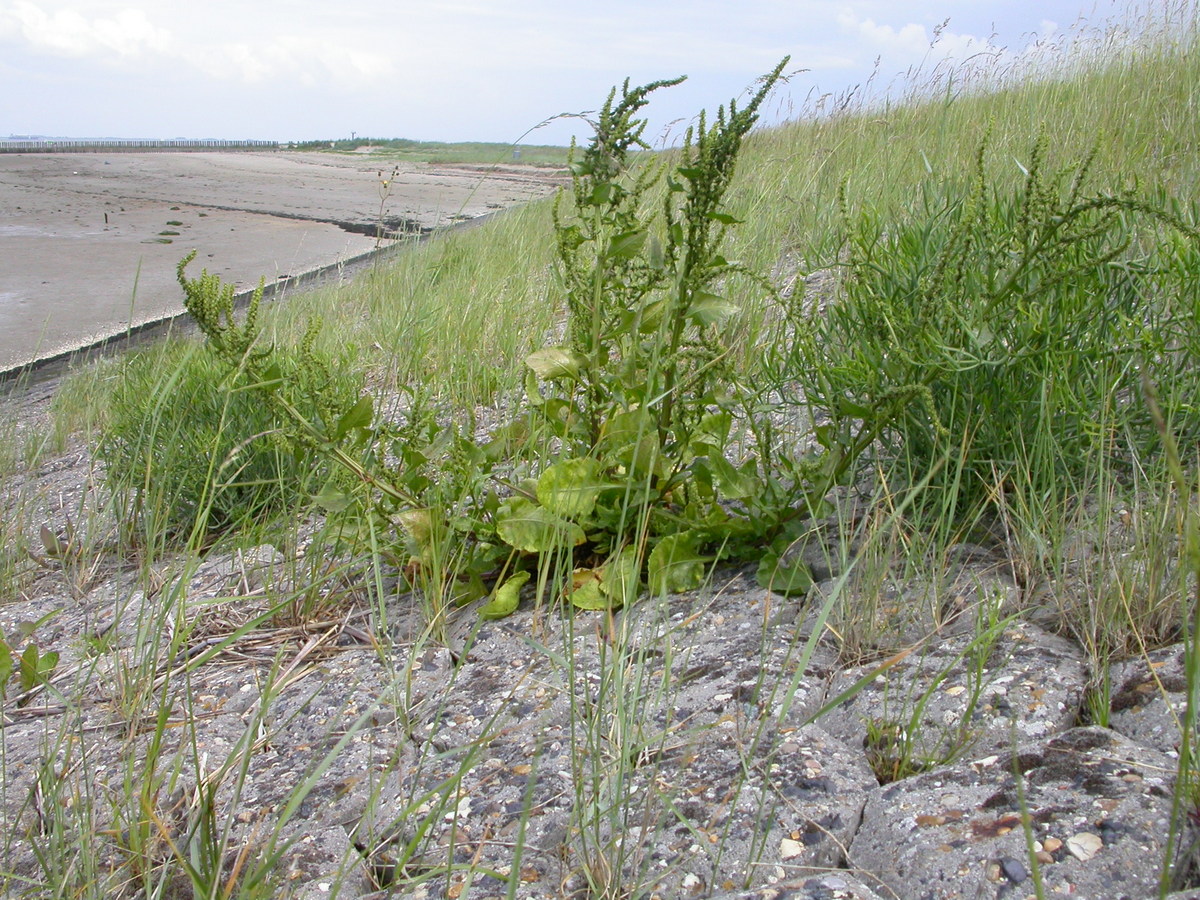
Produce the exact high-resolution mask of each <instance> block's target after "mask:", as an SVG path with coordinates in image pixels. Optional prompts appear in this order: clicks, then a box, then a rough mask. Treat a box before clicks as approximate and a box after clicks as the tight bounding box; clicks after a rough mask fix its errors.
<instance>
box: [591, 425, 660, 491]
mask: <svg viewBox="0 0 1200 900" xmlns="http://www.w3.org/2000/svg"><path fill="white" fill-rule="evenodd" d="M604 437H605V440H606V442H607V444H608V451H609V453H610V454H611V456H612V457H613V459H615V460H616V461H617V462H618V463H620V464H621V465H623V466H624V467H625V468H626V470H627V471H628V472H629V474H630V475H632V476H634V477H635V478H642V477H645V476H646V475H653V474H656V473H657V470H658V467H659V463H660V456H661V453H660V447H659V441H658V430H657V429H656V428H655V425H654V419H653V418H652V417H651V416H650V414H649V413H648V412H646V411H645V410H644V409H640V408H639V409H631V410H627V411H625V412H619V413H617V414H616V415H614V416H612V418H610V419H609V420H608V421H607V422H606V423H605V424H604Z"/></svg>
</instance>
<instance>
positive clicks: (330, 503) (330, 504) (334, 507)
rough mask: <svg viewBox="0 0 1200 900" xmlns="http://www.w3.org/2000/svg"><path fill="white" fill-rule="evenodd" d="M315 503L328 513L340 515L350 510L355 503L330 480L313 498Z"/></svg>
mask: <svg viewBox="0 0 1200 900" xmlns="http://www.w3.org/2000/svg"><path fill="white" fill-rule="evenodd" d="M313 502H314V503H316V504H317V506H319V507H321V508H322V509H323V510H325V511H326V512H331V513H340V512H344V511H345V510H347V509H349V507H350V505H351V504H353V503H354V498H353V497H351V496H350V495H349V494H347V493H346V492H345V491H343V490H342V489H340V488H339V487H338V486H337V485H336V484H335V483H334V482H333V480H330V481H328V482H326V484H325V486H324V487H323V488H321V490H320V492H319V493H318V494H316V495H315V496H314V497H313Z"/></svg>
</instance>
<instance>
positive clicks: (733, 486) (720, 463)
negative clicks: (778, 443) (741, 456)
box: [708, 455, 762, 500]
mask: <svg viewBox="0 0 1200 900" xmlns="http://www.w3.org/2000/svg"><path fill="white" fill-rule="evenodd" d="M708 464H709V465H710V466H711V467H712V473H713V478H714V480H715V481H716V483H717V489H718V490H719V491H720V492H721V496H722V497H724V498H725V499H726V500H745V499H746V498H747V497H753V496H754V495H755V494H758V493H759V492H761V490H762V483H761V482H760V481H759V480H758V477H757V475H756V474H755V473H754V471H753V469H754V463H753V461H751V462H750V463H749V464H748V466H747V468H748V469H750V471H745V470H744V469H735V468H734V467H733V465H732V464H731V463H730V462H729V460H727V459H725V457H723V456H716V455H710V456H709V458H708Z"/></svg>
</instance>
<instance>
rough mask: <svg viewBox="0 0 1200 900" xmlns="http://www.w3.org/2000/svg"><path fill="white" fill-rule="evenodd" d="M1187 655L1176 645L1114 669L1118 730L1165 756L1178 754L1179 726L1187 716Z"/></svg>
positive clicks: (1112, 723)
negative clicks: (1161, 752)
mask: <svg viewBox="0 0 1200 900" xmlns="http://www.w3.org/2000/svg"><path fill="white" fill-rule="evenodd" d="M1184 653H1185V648H1184V645H1183V644H1175V645H1174V646H1171V647H1164V648H1162V649H1161V650H1152V651H1151V652H1150V653H1148V654H1147V655H1146V656H1145V657H1144V658H1141V659H1133V660H1129V661H1128V662H1123V663H1118V664H1117V665H1115V666H1113V667H1112V669H1111V671H1110V672H1109V679H1110V683H1111V684H1112V699H1111V701H1110V703H1111V709H1112V713H1111V716H1110V719H1109V725H1110V727H1112V729H1113V730H1114V731H1119V732H1121V734H1123V735H1125V736H1126V737H1128V738H1131V739H1132V740H1135V741H1137V742H1139V743H1142V744H1145V745H1146V746H1148V747H1154V748H1155V749H1156V750H1161V751H1163V752H1164V753H1174V752H1175V751H1176V748H1177V747H1178V746H1179V723H1180V721H1181V720H1182V718H1183V717H1184V716H1185V715H1186V714H1187V675H1186V670H1185V668H1184V659H1185V657H1184Z"/></svg>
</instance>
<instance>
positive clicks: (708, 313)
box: [688, 291, 738, 325]
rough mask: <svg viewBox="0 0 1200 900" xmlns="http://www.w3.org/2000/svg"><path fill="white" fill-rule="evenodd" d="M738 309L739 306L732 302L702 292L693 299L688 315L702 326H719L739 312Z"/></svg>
mask: <svg viewBox="0 0 1200 900" xmlns="http://www.w3.org/2000/svg"><path fill="white" fill-rule="evenodd" d="M737 309H738V307H737V304H736V303H734V302H733V301H732V300H726V299H725V298H724V297H718V296H717V295H716V294H710V293H708V292H706V291H700V292H698V293H696V295H695V296H693V297H692V304H691V306H690V307H688V315H689V316H691V317H692V318H693V319H695V320H696V322H697V323H698V324H700V325H719V324H720V323H721V322H724V321H725V320H726V319H728V318H729V317H730V316H732V315H733V314H734V313H735V312H737Z"/></svg>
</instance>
